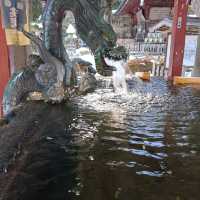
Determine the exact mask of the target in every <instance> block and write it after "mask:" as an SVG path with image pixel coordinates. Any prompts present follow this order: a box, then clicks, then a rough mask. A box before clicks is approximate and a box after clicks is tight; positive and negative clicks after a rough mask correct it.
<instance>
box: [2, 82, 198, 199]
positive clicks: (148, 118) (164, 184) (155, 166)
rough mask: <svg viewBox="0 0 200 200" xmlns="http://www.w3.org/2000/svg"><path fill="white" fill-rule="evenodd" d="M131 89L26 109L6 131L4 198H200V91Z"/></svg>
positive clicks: (157, 85) (137, 85)
mask: <svg viewBox="0 0 200 200" xmlns="http://www.w3.org/2000/svg"><path fill="white" fill-rule="evenodd" d="M129 90H130V94H128V95H124V94H123V95H121V96H120V95H119V94H115V93H113V92H112V90H110V89H99V90H97V91H96V92H95V93H93V94H88V95H87V96H83V97H79V98H75V99H74V100H73V104H71V105H56V106H50V105H47V104H43V103H30V104H27V105H26V106H25V107H23V108H22V109H21V110H20V111H19V113H18V115H17V117H16V118H15V120H14V121H13V122H12V123H11V124H10V125H9V126H8V127H4V128H2V129H0V133H1V134H0V166H1V169H2V173H1V176H0V199H1V200H11V199H12V200H13V199H19V200H27V199H28V200H33V199H34V200H35V199H38V200H40V199H46V200H49V199H50V200H51V199H52V200H64V199H65V200H66V199H70V200H72V199H76V200H79V199H80V200H94V199H95V200H112V199H113V200H114V199H120V200H133V199H138V200H155V199H162V200H172V199H174V200H182V199H183V200H198V199H200V194H199V188H200V176H199V174H200V167H199V166H200V134H199V130H200V123H199V121H200V89H198V88H193V87H179V88H174V87H171V86H169V85H168V84H167V83H166V82H165V81H163V80H160V79H153V80H152V81H151V82H149V83H146V82H145V83H144V82H140V81H138V80H131V81H130V82H129ZM33 108H34V110H32V109H33ZM27 113H29V114H28V115H27Z"/></svg>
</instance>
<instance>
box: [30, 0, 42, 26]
mask: <svg viewBox="0 0 200 200" xmlns="http://www.w3.org/2000/svg"><path fill="white" fill-rule="evenodd" d="M41 14H42V5H41V0H32V20H33V21H34V22H36V21H37V20H38V18H39V17H40V16H41Z"/></svg>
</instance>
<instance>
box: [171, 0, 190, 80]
mask: <svg viewBox="0 0 200 200" xmlns="http://www.w3.org/2000/svg"><path fill="white" fill-rule="evenodd" d="M188 4H189V0H175V2H174V18H173V26H172V41H171V52H170V64H169V73H168V78H169V80H171V79H173V77H174V76H181V74H182V65H183V57H184V48H185V35H186V24H187V12H188Z"/></svg>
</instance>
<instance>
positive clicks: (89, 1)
mask: <svg viewBox="0 0 200 200" xmlns="http://www.w3.org/2000/svg"><path fill="white" fill-rule="evenodd" d="M108 2H109V0H75V1H73V0H48V1H47V5H46V8H45V11H44V14H43V25H44V30H43V39H42V40H41V39H40V38H38V37H36V36H35V35H33V34H31V33H28V32H26V31H24V30H23V33H24V34H25V35H26V36H27V37H28V38H29V39H30V40H31V41H32V42H33V43H35V45H36V46H37V48H38V52H39V54H40V56H39V57H38V56H34V55H33V56H31V57H30V59H29V66H27V67H26V68H24V69H22V70H21V71H19V72H16V73H15V74H14V75H13V76H12V77H11V80H10V81H9V83H8V86H7V88H6V90H5V94H4V98H3V110H4V114H5V115H9V113H11V112H12V110H13V109H14V108H15V107H16V106H17V105H18V104H20V103H21V101H22V99H23V98H25V97H26V95H27V94H28V93H30V92H35V91H36V92H41V93H42V94H43V96H44V97H45V99H47V101H52V102H61V101H62V100H63V99H64V98H65V91H66V88H69V87H71V86H73V84H75V82H76V81H75V78H74V77H75V70H74V62H73V61H71V60H70V59H69V57H68V55H67V53H66V50H65V48H64V43H63V37H62V33H63V30H62V22H63V19H64V18H65V13H66V11H71V12H72V13H73V15H74V18H75V24H76V28H77V32H78V34H79V36H80V38H81V39H82V40H83V41H84V42H85V43H86V44H87V45H88V47H89V48H90V49H91V50H92V52H93V54H94V56H95V62H96V70H97V72H98V73H99V74H101V75H103V76H111V75H112V71H113V70H115V68H114V67H112V66H109V65H107V64H106V62H105V59H104V57H105V55H107V56H108V55H109V54H110V55H111V54H112V51H116V49H117V47H115V46H116V34H115V32H114V31H113V29H112V27H111V25H109V24H108V23H107V22H106V21H105V17H104V14H105V11H106V5H107V3H108ZM84 80H86V81H87V80H88V78H85V79H84ZM83 85H84V84H83Z"/></svg>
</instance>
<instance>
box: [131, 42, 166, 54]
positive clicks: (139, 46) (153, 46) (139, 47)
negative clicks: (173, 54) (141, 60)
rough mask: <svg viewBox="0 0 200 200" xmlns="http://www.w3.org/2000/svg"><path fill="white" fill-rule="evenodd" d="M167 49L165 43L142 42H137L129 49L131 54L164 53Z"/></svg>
mask: <svg viewBox="0 0 200 200" xmlns="http://www.w3.org/2000/svg"><path fill="white" fill-rule="evenodd" d="M166 51H167V45H166V44H165V43H141V42H136V43H134V44H133V45H131V48H130V49H129V52H130V54H134V55H138V54H139V55H140V54H141V55H164V54H166Z"/></svg>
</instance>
